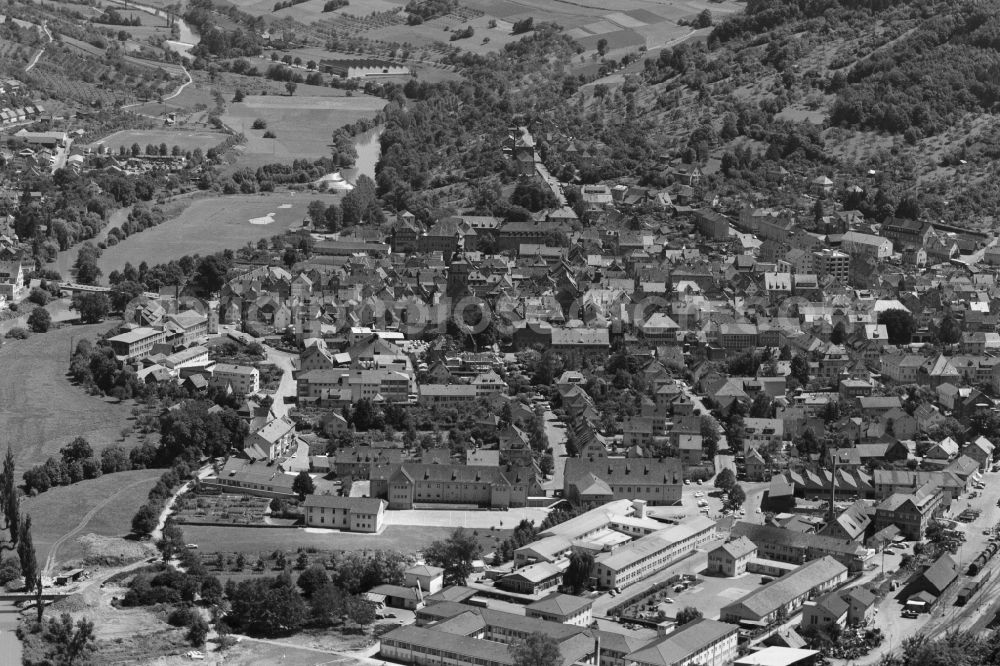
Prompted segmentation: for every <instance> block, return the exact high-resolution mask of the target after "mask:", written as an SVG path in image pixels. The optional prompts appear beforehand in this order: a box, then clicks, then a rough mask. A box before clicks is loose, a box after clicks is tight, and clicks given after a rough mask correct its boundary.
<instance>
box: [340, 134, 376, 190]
mask: <svg viewBox="0 0 1000 666" xmlns="http://www.w3.org/2000/svg"><path fill="white" fill-rule="evenodd" d="M382 129H383V128H382V127H381V126H380V127H376V128H374V129H370V130H368V131H367V132H365V133H364V134H359V135H358V136H357V137H356V138H355V139H354V148H355V150H357V151H358V159H356V160H355V161H354V166H353V167H351V168H350V169H344V172H343V173H344V178H346V179H347V180H348V182H351V183H356V182H358V176H361V175H365V176H368V177H369V178H371V179H372V180H375V165H376V164H378V158H379V155H380V154H381V152H382V147H381V146H380V145H379V142H378V140H379V137H380V136H382Z"/></svg>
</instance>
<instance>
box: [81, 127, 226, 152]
mask: <svg viewBox="0 0 1000 666" xmlns="http://www.w3.org/2000/svg"><path fill="white" fill-rule="evenodd" d="M225 140H226V135H225V134H223V133H222V132H212V131H209V130H182V129H177V130H172V129H156V130H122V131H120V132H115V133H114V134H112V135H110V136H108V137H105V138H104V139H101V140H100V141H97V142H96V143H97V144H102V145H105V146H107V147H108V149H109V150H111V151H112V152H117V151H118V148H119V147H120V146H125V148H131V146H132V144H133V143H137V144H139V147H140V148H141V149H142V151H143V152H145V151H146V146H147V145H149V144H153V145H154V146H159V145H160V144H161V143H165V144H167V147H168V148H173V147H174V146H178V147H179V148H180V149H181V150H182V151H187V150H194V149H195V148H201V149H202V151H207V150H208V149H209V148H212V147H214V146H217V145H219V144H220V143H222V142H223V141H225Z"/></svg>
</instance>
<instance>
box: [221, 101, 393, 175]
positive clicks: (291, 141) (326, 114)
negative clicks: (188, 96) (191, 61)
mask: <svg viewBox="0 0 1000 666" xmlns="http://www.w3.org/2000/svg"><path fill="white" fill-rule="evenodd" d="M385 104H386V102H385V100H383V99H379V98H377V97H370V96H368V95H355V96H353V97H304V96H300V95H294V96H288V95H285V96H280V97H279V96H275V95H264V96H258V95H248V96H247V97H246V99H245V100H244V101H243V102H240V103H238V104H229V105H228V107H227V109H226V113H225V114H224V115H223V116H222V121H223V122H224V123H226V124H227V125H228V126H229V127H231V128H233V129H234V130H236V131H237V132H242V133H243V134H245V135H246V137H247V143H246V144H245V145H244V146H241V150H243V154H242V155H241V157H240V165H241V166H242V165H248V166H253V167H256V166H260V165H261V164H267V163H271V162H283V161H290V160H293V159H301V158H304V159H316V158H319V157H323V156H325V155H328V154H329V152H330V137H331V134H332V133H333V130H335V129H337V128H338V127H342V126H344V125H348V124H350V123H353V122H355V121H357V120H360V119H361V118H371V117H373V116H374V115H375V114H376V113H377V112H378V111H380V110H381V109H382V107H383V106H385ZM257 118H260V119H262V120H264V121H266V122H267V129H268V130H270V131H271V132H274V134H275V135H276V138H274V139H265V138H263V135H264V130H255V129H251V126H252V125H253V122H254V120H255V119H257Z"/></svg>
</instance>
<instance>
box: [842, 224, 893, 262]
mask: <svg viewBox="0 0 1000 666" xmlns="http://www.w3.org/2000/svg"><path fill="white" fill-rule="evenodd" d="M840 246H841V248H842V249H843V250H844V252H846V253H847V254H849V255H851V256H870V257H875V258H876V259H888V258H889V257H891V256H892V241H891V240H889V239H888V238H883V237H882V236H876V235H874V234H863V233H860V232H858V231H848V232H847V233H846V234H844V235H843V236H842V238H841V242H840Z"/></svg>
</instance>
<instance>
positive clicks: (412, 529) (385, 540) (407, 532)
mask: <svg viewBox="0 0 1000 666" xmlns="http://www.w3.org/2000/svg"><path fill="white" fill-rule="evenodd" d="M183 529H184V538H185V540H187V541H189V542H191V543H196V544H198V548H199V550H200V551H201V552H203V553H218V552H223V553H247V554H255V555H256V554H259V553H267V554H268V555H269V554H270V553H272V552H273V551H275V550H278V549H281V550H284V551H285V552H290V551H294V550H295V549H297V548H308V547H313V548H317V549H320V550H329V551H332V550H372V549H385V550H398V551H400V552H403V553H412V552H415V551H418V550H421V549H423V548H426V547H427V546H428V545H429V544H430V543H431V542H432V541H435V540H437V539H444V538H447V537H448V535H449V534H451V532H452V530H453V529H454V528H452V527H426V526H409V525H390V526H389V527H386V528H385V529H384V530H383V532H382V533H381V534H348V533H326V534H319V533H313V532H306V531H305V530H304V529H298V528H295V529H266V528H255V527H214V526H212V527H210V526H206V525H184V526H183ZM478 532H479V536H480V542H481V543H482V544H483V547H484V550H485V551H489V550H492V549H493V547H494V546H495V545H496V543H498V541H496V540H497V539H499V540H501V541H502V540H503V539H505V538H506V537H507V536H509V535H510V534H511V533H512V532H513V530H493V531H490V530H488V529H482V530H478Z"/></svg>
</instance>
